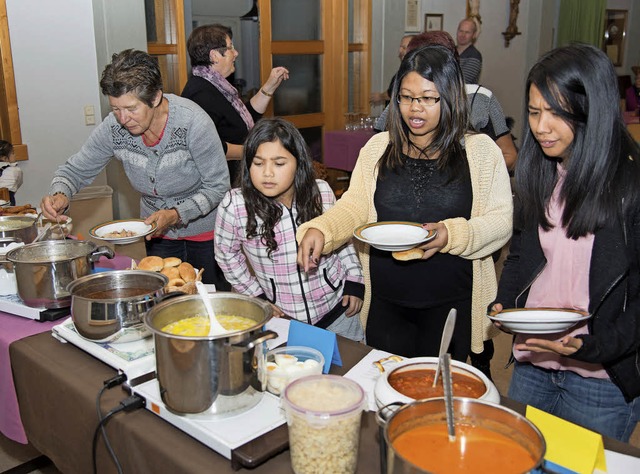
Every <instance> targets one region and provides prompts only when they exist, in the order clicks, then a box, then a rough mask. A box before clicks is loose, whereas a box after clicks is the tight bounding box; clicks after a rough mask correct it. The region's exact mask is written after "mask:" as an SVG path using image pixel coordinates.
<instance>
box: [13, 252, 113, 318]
mask: <svg viewBox="0 0 640 474" xmlns="http://www.w3.org/2000/svg"><path fill="white" fill-rule="evenodd" d="M103 255H104V256H106V257H107V258H113V256H114V253H113V250H111V249H110V248H109V247H104V246H103V247H98V246H97V245H96V244H94V243H93V242H90V241H83V240H48V241H45V242H36V243H31V244H28V245H25V246H24V247H19V248H16V249H13V250H10V251H9V252H8V253H7V260H9V261H10V262H11V263H13V265H14V270H15V273H16V280H17V285H18V296H20V298H21V299H22V301H23V302H24V304H26V305H27V306H31V307H34V308H42V307H44V308H48V309H49V308H66V307H67V306H70V305H71V294H70V293H69V291H67V286H68V285H69V283H71V282H72V281H73V280H75V279H76V278H80V277H82V276H85V275H88V274H89V273H91V271H92V270H93V263H94V262H95V261H97V260H98V259H99V258H100V257H101V256H103Z"/></svg>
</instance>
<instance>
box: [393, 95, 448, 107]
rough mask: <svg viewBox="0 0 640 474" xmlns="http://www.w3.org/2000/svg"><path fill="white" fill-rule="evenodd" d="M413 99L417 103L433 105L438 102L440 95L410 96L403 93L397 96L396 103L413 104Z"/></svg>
mask: <svg viewBox="0 0 640 474" xmlns="http://www.w3.org/2000/svg"><path fill="white" fill-rule="evenodd" d="M414 100H415V101H416V102H417V103H418V105H422V106H425V107H433V106H434V105H436V104H437V103H438V102H440V97H411V96H410V95H403V94H400V95H399V96H398V104H400V105H411V104H413V101H414Z"/></svg>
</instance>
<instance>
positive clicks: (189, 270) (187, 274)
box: [178, 262, 196, 283]
mask: <svg viewBox="0 0 640 474" xmlns="http://www.w3.org/2000/svg"><path fill="white" fill-rule="evenodd" d="M178 271H179V272H180V278H182V279H183V280H184V281H185V282H187V283H188V282H190V281H196V270H195V268H193V265H191V264H190V263H189V262H182V263H181V264H180V265H178Z"/></svg>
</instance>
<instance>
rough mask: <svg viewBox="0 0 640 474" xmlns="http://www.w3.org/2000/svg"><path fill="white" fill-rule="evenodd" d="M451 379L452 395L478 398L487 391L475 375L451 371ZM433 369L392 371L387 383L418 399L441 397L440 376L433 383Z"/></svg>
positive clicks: (442, 394) (442, 389) (442, 391)
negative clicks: (434, 384) (435, 382)
mask: <svg viewBox="0 0 640 474" xmlns="http://www.w3.org/2000/svg"><path fill="white" fill-rule="evenodd" d="M451 375H452V379H453V396H454V397H468V398H480V397H481V396H482V395H484V393H485V392H486V391H487V387H485V385H484V382H483V381H482V380H480V379H479V378H477V377H475V376H469V375H465V374H463V373H460V372H454V371H452V372H451ZM434 376H435V369H414V370H404V371H399V370H397V371H394V372H391V373H390V374H389V378H388V381H389V385H391V387H393V388H394V389H395V390H396V391H398V392H400V393H401V394H403V395H405V396H407V397H410V398H414V399H416V400H420V399H423V398H433V397H443V396H444V388H443V386H442V377H439V378H438V383H437V384H436V386H435V387H432V385H433V377H434Z"/></svg>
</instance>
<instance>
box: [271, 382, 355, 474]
mask: <svg viewBox="0 0 640 474" xmlns="http://www.w3.org/2000/svg"><path fill="white" fill-rule="evenodd" d="M282 403H283V405H284V407H285V412H286V417H287V424H288V426H289V449H290V452H291V466H292V467H293V471H294V472H295V473H296V474H324V473H327V472H340V473H354V472H356V467H357V462H358V444H359V441H360V420H361V417H362V410H363V408H364V406H365V403H366V399H365V395H364V391H363V390H362V388H361V387H360V385H358V384H357V383H356V382H354V381H353V380H349V379H346V378H344V377H340V376H337V375H311V376H308V377H303V378H300V379H297V380H294V381H293V382H291V383H290V384H289V385H288V386H287V387H286V388H285V390H284V394H283V397H282Z"/></svg>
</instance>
